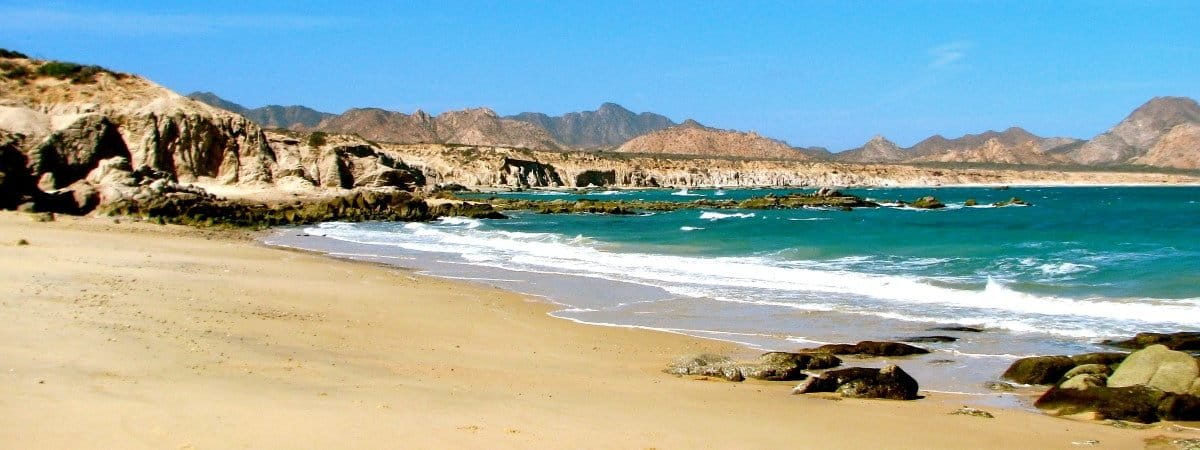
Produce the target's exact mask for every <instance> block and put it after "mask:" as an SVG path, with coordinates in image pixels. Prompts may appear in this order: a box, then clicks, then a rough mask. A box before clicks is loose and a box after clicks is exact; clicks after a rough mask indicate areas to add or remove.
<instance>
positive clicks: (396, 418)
mask: <svg viewBox="0 0 1200 450" xmlns="http://www.w3.org/2000/svg"><path fill="white" fill-rule="evenodd" d="M0 231H2V233H0V235H2V236H4V240H5V242H3V243H0V245H3V246H4V248H5V252H3V255H0V259H2V260H3V261H4V263H5V267H10V268H12V270H10V271H8V273H7V274H6V275H5V276H4V277H3V278H0V290H2V291H3V292H5V293H6V295H5V296H4V297H5V298H8V299H9V300H6V301H5V302H4V303H3V306H2V308H0V313H2V314H4V317H3V318H4V319H7V322H8V323H10V324H12V325H11V326H9V327H7V328H6V329H4V330H0V335H2V336H0V337H2V338H3V339H5V341H6V342H7V344H6V346H5V347H3V348H0V352H2V353H0V356H2V357H0V360H4V361H6V362H8V363H9V364H8V365H9V367H8V370H7V371H6V372H5V373H3V375H0V376H4V377H5V382H4V383H0V418H2V419H3V423H5V424H6V425H8V426H6V427H0V439H4V440H5V441H7V442H23V443H25V445H26V446H28V447H63V446H69V447H113V446H117V447H125V448H130V447H157V448H161V447H164V446H176V447H178V446H188V445H192V446H197V447H213V446H220V447H228V446H259V447H261V446H313V445H341V446H346V445H347V444H350V445H352V446H356V447H393V446H396V445H406V446H418V447H430V446H448V445H449V446H468V447H484V446H486V447H562V446H570V445H572V444H574V445H577V446H604V447H634V446H638V447H660V448H678V447H688V446H704V447H721V448H728V447H766V446H780V445H795V442H796V439H798V438H799V439H801V442H804V443H805V445H811V446H816V447H831V448H847V447H862V446H867V445H873V446H879V445H880V444H884V443H886V445H887V446H888V447H891V448H955V447H957V448H961V447H966V446H970V447H995V448H1005V447H1007V448H1011V447H1014V446H1038V447H1055V448H1072V447H1073V446H1075V445H1076V444H1073V443H1074V442H1088V441H1092V440H1096V441H1100V444H1099V447H1100V448H1105V447H1112V448H1126V447H1130V446H1140V445H1142V444H1143V442H1144V441H1145V440H1147V439H1152V438H1156V437H1159V436H1164V435H1165V436H1170V437H1190V438H1195V437H1196V434H1195V433H1194V432H1181V431H1172V430H1169V429H1164V428H1161V427H1153V428H1149V429H1142V430H1135V429H1118V428H1115V427H1111V426H1107V425H1104V424H1102V423H1097V422H1090V421H1080V420H1073V419H1069V418H1068V419H1064V418H1055V417H1050V416H1046V415H1042V414H1038V413H1031V412H1027V411H1020V410H1015V409H1000V408H993V409H990V411H991V412H993V413H994V414H995V415H996V418H994V419H983V418H977V417H968V416H956V415H950V414H949V413H950V412H951V411H953V410H954V409H955V408H956V407H957V406H958V404H961V402H962V401H963V398H962V396H959V395H952V394H938V393H932V394H930V395H928V397H927V398H925V399H922V400H917V401H913V402H897V401H881V400H875V401H872V400H852V399H846V400H842V401H830V400H831V399H830V398H828V397H825V396H819V395H810V396H792V395H789V391H790V389H791V386H792V385H793V383H789V382H756V381H751V382H744V383H727V382H717V381H700V380H694V379H690V377H682V378H677V377H674V376H671V375H667V374H664V373H662V372H661V369H662V368H663V367H664V366H665V364H666V363H668V362H670V361H671V360H672V359H674V358H676V357H679V356H684V355H687V354H692V353H699V352H703V351H707V352H718V353H720V352H726V353H728V352H731V351H736V349H734V348H732V347H731V344H724V343H717V342H714V341H711V340H706V339H702V338H696V337H690V336H680V335H673V334H669V333H661V332H653V331H647V330H636V329H617V328H614V327H603V326H595V325H592V326H588V325H581V324H577V323H572V321H570V320H560V319H559V318H557V317H554V316H552V315H550V314H549V313H550V312H551V311H552V310H553V309H554V308H553V305H550V304H547V303H544V302H540V301H537V300H535V299H531V298H530V297H529V296H524V295H518V294H514V293H511V292H507V291H503V290H500V289H495V288H489V287H484V286H479V285H476V284H474V283H467V282H464V281H461V280H460V281H450V280H445V279H439V278H435V277H431V276H424V275H419V274H414V273H411V272H408V271H404V270H400V269H398V268H396V267H394V266H389V267H380V266H378V265H376V264H372V263H369V262H353V261H344V260H339V259H340V258H334V257H328V256H320V255H316V254H312V253H311V252H307V251H298V250H284V249H279V248H272V247H267V246H265V245H262V244H260V243H258V241H257V240H256V239H253V238H252V237H251V236H250V235H247V234H246V233H243V232H236V231H235V232H226V231H212V230H203V229H195V228H186V227H182V226H171V225H165V226H160V225H152V224H148V223H142V222H135V221H131V220H127V219H121V222H120V223H119V224H117V223H113V221H112V220H111V219H107V218H74V217H63V218H60V219H59V220H58V221H55V222H48V223H37V222H34V221H33V220H32V218H31V217H30V216H28V215H25V214H19V213H8V212H6V213H3V214H0ZM17 238H22V239H28V240H29V242H30V245H27V246H20V247H18V246H15V245H14V244H13V243H12V242H8V241H14V242H15V241H16V239H17ZM264 412H267V414H264ZM864 424H869V425H864ZM281 429H285V430H288V432H287V433H279V432H278V431H279V430H281ZM616 429H619V430H622V432H621V433H620V434H619V435H617V434H613V433H611V432H610V431H611V430H616ZM214 431H217V432H214ZM864 431H867V432H864Z"/></svg>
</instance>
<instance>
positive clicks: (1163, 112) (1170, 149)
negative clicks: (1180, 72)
mask: <svg viewBox="0 0 1200 450" xmlns="http://www.w3.org/2000/svg"><path fill="white" fill-rule="evenodd" d="M1197 126H1200V104H1197V103H1196V101H1195V100H1192V99H1190V98H1186V97H1155V98H1153V99H1151V100H1150V101H1148V102H1146V103H1145V104H1143V105H1142V106H1140V107H1138V108H1137V109H1135V110H1134V111H1133V112H1132V113H1130V114H1129V116H1128V117H1126V118H1125V119H1124V120H1122V121H1121V122H1120V123H1118V124H1117V125H1116V126H1114V127H1112V128H1111V129H1109V130H1108V131H1106V132H1104V133H1101V134H1100V135H1098V136H1096V137H1094V138H1092V140H1090V141H1088V142H1087V143H1085V144H1083V145H1081V146H1079V147H1078V148H1076V149H1074V150H1072V151H1071V152H1070V153H1067V156H1068V157H1070V158H1071V160H1073V161H1074V162H1076V163H1079V164H1085V165H1111V164H1151V165H1156V166H1163V167H1177V168H1187V169H1197V168H1200V164H1197V163H1196V160H1197V153H1200V140H1197V139H1196V138H1195V136H1196V132H1195V128H1196V127H1197ZM1176 128H1178V130H1176ZM1168 136H1169V139H1165V138H1168ZM1152 150H1153V154H1151V151H1152Z"/></svg>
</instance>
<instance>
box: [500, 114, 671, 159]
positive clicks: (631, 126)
mask: <svg viewBox="0 0 1200 450" xmlns="http://www.w3.org/2000/svg"><path fill="white" fill-rule="evenodd" d="M508 118H509V119H514V120H520V121H523V122H528V123H531V124H534V125H537V126H539V127H541V128H542V129H545V130H546V131H548V132H550V135H551V136H553V137H554V139H555V140H556V141H558V142H559V143H561V144H563V145H565V146H567V147H571V148H579V149H603V148H613V147H616V146H619V145H621V144H623V143H625V142H626V141H628V140H630V139H633V138H635V137H638V136H641V135H644V134H648V133H651V132H654V131H658V130H661V129H664V128H668V127H673V126H675V122H673V121H671V119H668V118H666V117H664V116H661V115H658V114H654V113H648V112H644V113H641V114H634V113H633V112H632V111H630V110H628V109H625V108H624V107H622V106H621V105H618V104H616V103H604V104H602V105H600V107H599V108H597V109H596V110H595V111H582V112H572V113H567V114H563V115H562V116H548V115H546V114H542V113H533V112H525V113H521V114H517V115H515V116H509V117H508Z"/></svg>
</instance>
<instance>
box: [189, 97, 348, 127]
mask: <svg viewBox="0 0 1200 450" xmlns="http://www.w3.org/2000/svg"><path fill="white" fill-rule="evenodd" d="M188 98H191V99H192V100H197V101H200V102H203V103H207V104H208V105H209V106H215V107H217V108H221V109H224V110H226V111H229V112H235V113H238V114H241V115H242V116H244V117H245V118H247V119H250V120H252V121H254V122H255V123H257V124H259V125H261V126H264V127H267V128H287V129H293V130H294V129H307V128H312V127H315V126H317V124H318V123H321V121H322V120H324V119H326V118H328V117H332V116H333V114H330V113H324V112H320V111H317V110H315V109H312V108H308V107H305V106H299V105H293V106H280V105H267V106H263V107H261V108H246V107H244V106H242V105H239V104H237V103H234V102H231V101H229V100H225V99H223V98H221V97H218V96H217V94H214V93H212V92H193V93H191V94H188Z"/></svg>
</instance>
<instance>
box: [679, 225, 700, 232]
mask: <svg viewBox="0 0 1200 450" xmlns="http://www.w3.org/2000/svg"><path fill="white" fill-rule="evenodd" d="M679 229H680V230H681V231H697V230H703V229H704V228H701V227H686V226H685V227H679Z"/></svg>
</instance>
